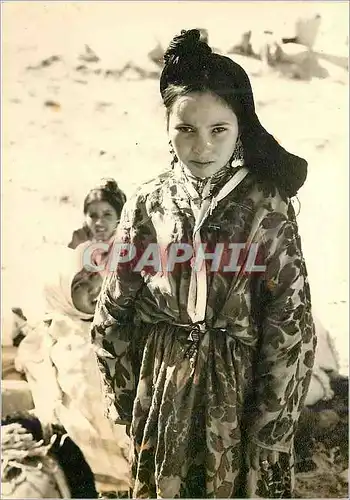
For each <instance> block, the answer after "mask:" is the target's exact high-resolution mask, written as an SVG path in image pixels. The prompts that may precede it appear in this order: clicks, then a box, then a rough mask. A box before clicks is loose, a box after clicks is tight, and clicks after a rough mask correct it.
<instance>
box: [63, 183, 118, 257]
mask: <svg viewBox="0 0 350 500" xmlns="http://www.w3.org/2000/svg"><path fill="white" fill-rule="evenodd" d="M125 201H126V196H125V194H124V192H123V191H122V190H121V189H120V187H119V186H118V184H117V183H116V181H115V180H114V179H104V180H103V181H102V182H101V184H99V185H98V186H95V187H94V188H93V189H91V190H90V191H89V193H88V194H87V195H86V197H85V200H84V217H85V221H84V224H83V227H81V228H80V229H77V230H75V231H74V232H73V235H72V241H71V242H70V243H69V245H68V247H69V248H73V249H74V248H76V247H77V246H78V245H80V244H81V243H85V242H87V241H107V242H108V241H109V240H110V239H111V238H112V237H113V236H114V233H115V231H116V228H117V226H118V222H119V219H120V214H121V211H122V208H123V206H124V203H125Z"/></svg>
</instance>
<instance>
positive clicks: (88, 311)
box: [16, 248, 129, 496]
mask: <svg viewBox="0 0 350 500" xmlns="http://www.w3.org/2000/svg"><path fill="white" fill-rule="evenodd" d="M62 250H63V251H64V252H63V255H62V256H60V257H61V260H58V262H60V265H59V271H58V272H57V267H56V266H55V265H52V266H51V268H52V270H53V276H51V277H48V280H47V285H46V286H45V290H44V291H45V296H46V303H47V313H46V316H45V318H44V321H43V322H42V323H41V325H40V326H38V327H37V328H35V329H34V330H33V331H31V332H30V333H29V334H28V335H27V336H26V338H25V339H24V340H23V341H22V342H21V344H20V346H19V349H18V356H17V358H16V368H17V369H18V370H21V371H23V372H24V373H25V375H26V377H27V380H28V382H29V384H30V387H31V390H32V394H33V400H34V404H35V411H36V414H37V415H38V417H39V418H40V420H41V421H43V422H45V423H50V424H61V425H62V426H63V427H64V428H65V429H66V431H67V433H68V435H69V437H70V438H71V439H72V440H73V441H74V442H75V443H76V444H77V446H79V448H80V449H81V451H82V453H83V454H84V457H85V459H86V461H87V463H88V464H89V466H90V467H91V469H92V471H93V473H94V476H95V481H96V489H97V490H98V491H99V493H100V494H101V495H102V496H103V495H106V494H108V495H110V494H111V493H112V492H114V493H115V492H117V493H115V494H117V495H120V492H121V491H122V492H123V493H125V494H126V493H127V491H128V488H129V486H128V474H129V466H128V461H127V458H126V454H127V449H128V437H127V435H126V433H125V429H124V427H122V426H117V425H113V424H112V423H110V422H109V421H108V420H107V419H106V418H105V416H104V406H103V401H102V397H101V388H100V376H99V371H98V368H97V362H96V357H95V353H94V351H93V347H92V345H91V343H90V333H89V332H90V327H91V320H92V318H93V314H94V310H95V303H96V300H97V297H98V295H99V292H100V288H101V283H102V278H101V276H100V275H99V274H97V273H89V272H87V271H85V270H84V269H82V256H81V253H80V252H79V251H73V250H70V249H67V248H63V249H62Z"/></svg>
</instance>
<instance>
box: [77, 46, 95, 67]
mask: <svg viewBox="0 0 350 500" xmlns="http://www.w3.org/2000/svg"><path fill="white" fill-rule="evenodd" d="M78 59H79V60H80V61H84V62H87V63H97V62H99V61H100V58H99V57H98V56H97V55H96V53H95V52H94V51H93V50H92V49H91V47H89V45H87V44H85V51H84V53H82V54H80V55H79V56H78Z"/></svg>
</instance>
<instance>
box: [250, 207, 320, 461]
mask: <svg viewBox="0 0 350 500" xmlns="http://www.w3.org/2000/svg"><path fill="white" fill-rule="evenodd" d="M273 219H274V217H273V216H272V217H271V220H270V221H269V220H268V219H267V220H266V221H265V225H266V226H267V228H268V230H267V234H268V235H269V238H268V240H267V242H266V243H267V247H269V251H268V256H267V262H266V263H267V267H266V273H265V279H264V284H265V297H267V300H266V303H265V308H264V312H263V318H262V321H261V325H260V332H261V338H260V345H259V349H258V360H257V367H258V368H257V372H256V400H255V402H256V403H257V414H256V415H255V418H254V419H253V422H252V426H251V428H250V436H251V439H252V440H253V441H254V442H255V443H256V444H259V445H261V446H263V447H265V448H269V449H275V450H277V451H282V452H288V451H289V450H290V449H291V446H292V443H293V436H294V434H295V430H296V426H297V422H298V418H299V415H300V412H301V410H302V408H303V406H304V402H305V398H306V395H307V390H308V387H309V384H310V379H311V373H312V367H313V363H314V353H315V348H316V337H315V329H314V324H313V320H312V315H311V299H310V289H309V283H308V278H307V272H306V267H305V262H304V258H303V254H302V249H301V242H300V238H299V235H298V228H297V225H296V222H295V221H294V220H293V219H292V220H284V221H282V222H281V221H279V223H278V224H277V226H274V222H273ZM276 219H278V218H276V217H275V221H276ZM269 226H271V227H269Z"/></svg>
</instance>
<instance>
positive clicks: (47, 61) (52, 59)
mask: <svg viewBox="0 0 350 500" xmlns="http://www.w3.org/2000/svg"><path fill="white" fill-rule="evenodd" d="M60 61H62V59H61V57H60V56H57V55H53V56H50V57H48V58H47V59H43V60H42V61H40V63H38V64H36V65H34V66H27V69H29V70H36V69H42V68H48V67H49V66H52V64H54V63H56V62H60Z"/></svg>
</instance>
